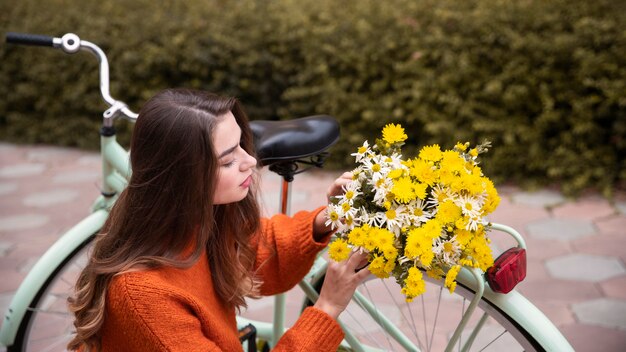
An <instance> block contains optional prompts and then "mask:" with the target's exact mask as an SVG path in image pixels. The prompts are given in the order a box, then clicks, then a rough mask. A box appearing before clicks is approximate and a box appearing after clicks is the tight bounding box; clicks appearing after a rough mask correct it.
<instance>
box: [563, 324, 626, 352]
mask: <svg viewBox="0 0 626 352" xmlns="http://www.w3.org/2000/svg"><path fill="white" fill-rule="evenodd" d="M559 330H561V333H563V335H564V336H565V338H566V339H567V341H569V343H570V344H571V345H572V347H573V348H574V350H575V351H577V352H599V351H602V352H624V346H626V331H624V330H618V329H611V328H605V327H601V326H592V325H586V324H572V325H567V326H563V327H560V328H559Z"/></svg>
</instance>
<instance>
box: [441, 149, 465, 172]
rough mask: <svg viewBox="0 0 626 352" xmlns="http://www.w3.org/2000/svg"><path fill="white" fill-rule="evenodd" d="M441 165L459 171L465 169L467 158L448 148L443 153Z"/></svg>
mask: <svg viewBox="0 0 626 352" xmlns="http://www.w3.org/2000/svg"><path fill="white" fill-rule="evenodd" d="M441 167H442V168H443V167H445V168H447V169H450V170H452V171H457V172H459V171H462V170H464V169H465V159H463V158H462V157H461V155H459V153H457V152H453V151H451V150H446V151H445V152H443V153H441Z"/></svg>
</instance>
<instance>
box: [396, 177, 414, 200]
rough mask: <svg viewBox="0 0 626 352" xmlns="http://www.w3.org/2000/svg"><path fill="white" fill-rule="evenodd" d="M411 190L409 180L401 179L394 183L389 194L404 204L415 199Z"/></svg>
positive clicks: (411, 186)
mask: <svg viewBox="0 0 626 352" xmlns="http://www.w3.org/2000/svg"><path fill="white" fill-rule="evenodd" d="M413 189H414V187H413V182H411V179H410V178H409V177H401V178H399V179H397V180H395V181H394V183H393V187H392V188H391V193H393V195H394V196H395V199H396V201H398V202H400V203H405V204H406V203H408V202H410V201H412V200H413V199H415V192H414V191H413Z"/></svg>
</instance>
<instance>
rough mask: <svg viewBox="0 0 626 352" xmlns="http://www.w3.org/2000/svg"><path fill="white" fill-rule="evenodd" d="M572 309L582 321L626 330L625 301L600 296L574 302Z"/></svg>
mask: <svg viewBox="0 0 626 352" xmlns="http://www.w3.org/2000/svg"><path fill="white" fill-rule="evenodd" d="M572 309H573V310H574V314H576V316H577V317H578V319H579V320H580V321H582V322H583V323H586V324H592V325H599V326H605V327H609V328H618V329H622V330H626V301H623V300H619V299H614V298H601V299H596V300H593V301H588V302H581V303H576V304H574V305H573V306H572Z"/></svg>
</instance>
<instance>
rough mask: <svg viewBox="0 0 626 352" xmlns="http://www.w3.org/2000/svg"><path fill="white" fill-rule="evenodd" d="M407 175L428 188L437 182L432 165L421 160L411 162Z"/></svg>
mask: <svg viewBox="0 0 626 352" xmlns="http://www.w3.org/2000/svg"><path fill="white" fill-rule="evenodd" d="M409 173H410V175H411V177H414V178H416V179H418V180H419V181H420V182H423V183H425V184H427V185H429V186H432V185H433V184H434V183H435V181H437V174H436V173H435V171H434V170H433V167H432V165H430V164H428V162H426V161H424V160H421V159H415V160H413V162H412V163H411V166H410V167H409Z"/></svg>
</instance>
